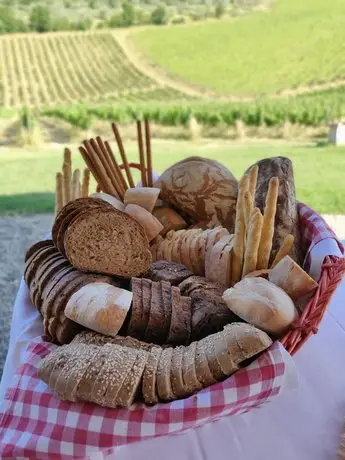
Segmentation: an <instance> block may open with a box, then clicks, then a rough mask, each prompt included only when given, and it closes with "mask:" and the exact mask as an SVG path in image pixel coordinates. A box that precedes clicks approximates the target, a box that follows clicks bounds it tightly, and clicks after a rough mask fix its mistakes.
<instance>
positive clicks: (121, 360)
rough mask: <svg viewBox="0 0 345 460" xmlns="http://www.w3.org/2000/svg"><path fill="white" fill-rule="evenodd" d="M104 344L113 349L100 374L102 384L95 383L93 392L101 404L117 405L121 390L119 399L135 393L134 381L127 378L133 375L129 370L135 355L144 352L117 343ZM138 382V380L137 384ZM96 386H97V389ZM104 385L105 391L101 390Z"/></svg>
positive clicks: (134, 360)
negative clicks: (102, 376)
mask: <svg viewBox="0 0 345 460" xmlns="http://www.w3.org/2000/svg"><path fill="white" fill-rule="evenodd" d="M105 346H109V347H110V346H111V347H113V349H112V353H111V355H110V356H109V359H108V360H107V362H106V363H105V365H104V367H103V370H102V371H101V375H102V374H103V375H104V386H102V385H101V384H100V385H96V387H94V389H93V392H95V393H96V395H97V394H98V396H97V398H101V403H102V405H106V406H107V407H117V406H119V402H120V401H119V398H118V395H119V393H120V392H121V390H122V392H121V400H122V399H124V400H125V399H126V396H127V400H128V397H132V395H133V396H134V395H135V392H136V390H137V388H134V384H135V383H136V382H130V381H129V380H131V378H128V377H129V376H130V375H131V376H132V375H133V374H131V370H132V368H133V365H134V363H135V362H136V359H137V356H138V355H139V354H140V353H145V352H144V351H142V350H136V349H134V348H127V347H119V346H118V345H105ZM140 359H142V358H140ZM144 366H145V364H144ZM143 370H144V369H143ZM136 377H137V375H136ZM140 378H141V376H140ZM131 383H132V385H131ZM139 383H140V381H139V382H138V384H139ZM97 387H99V389H98V390H97ZM104 387H105V392H104V391H103V388H104ZM123 387H124V388H123Z"/></svg>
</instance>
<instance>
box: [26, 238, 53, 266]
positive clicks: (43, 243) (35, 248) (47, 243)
mask: <svg viewBox="0 0 345 460" xmlns="http://www.w3.org/2000/svg"><path fill="white" fill-rule="evenodd" d="M53 245H54V243H53V240H43V241H38V242H37V243H35V244H33V245H32V246H31V247H30V248H29V249H28V250H27V251H26V253H25V258H24V262H25V264H26V262H27V261H28V260H29V259H30V258H31V257H32V256H33V255H34V254H35V253H36V252H37V251H38V250H40V249H43V248H47V247H51V246H53Z"/></svg>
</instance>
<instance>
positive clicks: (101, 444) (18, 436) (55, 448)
mask: <svg viewBox="0 0 345 460" xmlns="http://www.w3.org/2000/svg"><path fill="white" fill-rule="evenodd" d="M299 212H300V223H301V229H302V234H303V237H304V240H305V242H306V244H308V245H309V246H310V248H312V247H313V246H314V245H315V244H316V243H318V242H319V241H321V240H322V239H324V238H335V235H334V233H333V232H332V230H331V229H330V228H329V227H328V226H327V224H326V223H325V222H324V221H323V219H321V217H319V216H318V215H317V214H315V213H314V212H313V211H312V210H310V209H309V208H308V207H307V206H305V205H302V204H301V205H299ZM338 244H339V248H340V249H341V251H342V252H343V247H342V245H341V243H340V242H338ZM309 252H310V251H309ZM309 252H308V255H309ZM308 255H307V259H308ZM55 347H56V346H55V345H52V344H50V343H47V342H44V341H43V338H39V339H38V340H36V341H35V342H33V343H32V344H31V345H30V346H29V347H28V353H27V359H26V363H25V364H24V365H23V366H21V367H20V368H19V369H18V371H17V374H16V375H15V378H14V382H13V384H12V386H11V387H10V388H9V389H8V390H7V393H6V396H5V403H4V407H3V409H2V410H1V412H0V458H1V459H19V458H39V459H40V460H44V459H49V460H52V459H70V458H89V457H90V455H92V454H95V453H102V454H103V455H104V456H106V455H109V454H111V453H113V451H114V449H115V448H116V447H117V446H120V445H124V444H129V443H132V442H136V441H140V440H143V439H148V438H152V437H156V436H162V435H168V434H176V433H179V432H182V431H185V430H188V429H192V428H195V427H197V426H200V425H203V424H205V423H208V422H213V421H215V420H217V419H219V418H221V417H224V416H229V415H235V414H241V413H243V412H247V411H249V410H251V409H253V408H256V407H259V406H261V405H262V404H264V403H266V402H268V401H269V400H270V399H272V398H273V397H274V396H276V395H278V394H279V393H280V391H281V389H282V387H283V385H284V381H285V377H286V369H287V364H286V361H285V359H286V353H285V350H284V349H283V347H282V345H281V344H280V343H279V342H276V343H274V344H273V345H272V346H271V347H270V348H269V349H268V350H266V351H265V352H264V353H263V354H261V356H259V358H258V359H256V360H255V361H254V362H253V363H251V364H250V365H249V366H248V367H246V368H245V369H241V370H239V371H238V372H236V373H235V374H234V375H233V376H231V377H229V378H228V379H227V380H225V381H224V382H221V383H218V384H216V385H213V386H211V387H209V388H206V389H204V390H202V391H200V392H199V393H198V394H196V395H193V396H191V397H189V398H186V399H184V400H178V401H173V402H171V403H167V404H157V405H156V406H153V407H146V406H145V405H143V404H136V405H133V407H132V408H131V409H129V410H127V409H106V408H103V407H100V406H97V405H95V404H90V403H70V402H65V401H60V400H59V399H57V398H56V397H55V396H53V395H52V393H51V392H50V390H49V388H48V387H47V385H46V384H45V383H44V382H42V381H40V380H39V378H38V377H37V369H38V368H39V365H40V361H41V360H42V358H43V357H44V356H46V355H47V354H48V353H49V352H50V351H51V350H52V349H54V348H55ZM284 355H285V356H284Z"/></svg>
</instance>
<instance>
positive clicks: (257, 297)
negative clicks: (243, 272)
mask: <svg viewBox="0 0 345 460" xmlns="http://www.w3.org/2000/svg"><path fill="white" fill-rule="evenodd" d="M223 299H224V302H225V303H226V305H227V306H228V307H229V309H230V310H231V311H232V312H233V313H235V314H236V315H238V316H239V317H240V318H242V319H243V320H245V321H247V322H248V323H250V324H253V325H254V326H256V327H258V328H260V329H262V330H263V331H266V332H268V333H269V334H273V335H275V336H278V337H279V336H281V335H282V334H283V333H284V332H286V331H287V330H288V328H289V327H290V326H291V324H292V323H293V322H294V321H295V320H296V319H297V317H298V313H297V310H296V308H295V305H294V303H293V301H292V300H291V298H290V297H289V296H288V295H287V294H286V293H285V292H284V291H283V290H282V289H281V288H279V287H278V286H276V285H275V284H273V283H271V282H270V281H267V280H266V279H264V278H243V279H242V280H241V281H240V282H238V283H237V284H235V286H234V287H232V288H230V289H227V290H226V291H225V292H224V294H223Z"/></svg>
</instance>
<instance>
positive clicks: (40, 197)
mask: <svg viewBox="0 0 345 460" xmlns="http://www.w3.org/2000/svg"><path fill="white" fill-rule="evenodd" d="M126 147H127V151H128V156H129V158H130V159H136V158H137V153H136V146H135V145H134V144H133V143H128V144H127V145H126ZM72 151H73V152H74V157H73V167H83V163H82V160H81V158H80V156H79V154H78V153H77V147H76V146H75V147H74V148H73V149H72ZM153 152H154V169H155V170H156V171H158V172H162V171H163V170H164V169H165V168H166V167H167V166H169V165H171V164H172V163H173V162H176V161H178V160H180V159H182V158H184V157H187V156H190V155H200V156H204V157H209V158H213V159H216V160H218V161H221V162H222V163H224V164H225V165H227V166H228V167H229V168H230V169H231V170H232V171H233V173H234V174H235V176H236V177H240V175H241V174H242V173H243V171H244V170H245V169H246V168H247V167H248V166H249V165H250V164H252V163H254V162H255V161H257V160H258V159H260V158H265V157H270V156H276V155H285V156H288V157H290V158H291V159H292V161H293V164H294V169H295V178H296V187H297V196H298V199H299V200H300V201H303V202H305V203H307V204H309V205H310V206H312V207H313V208H314V209H316V210H317V211H319V212H320V213H328V214H340V213H344V212H345V187H344V176H343V171H344V170H345V148H339V147H338V148H331V147H317V146H314V145H290V144H286V143H276V144H265V143H258V144H239V143H230V142H229V143H225V142H202V143H200V144H193V143H189V142H182V141H181V142H174V143H172V142H167V141H165V142H163V141H154V142H153ZM61 161H62V152H61V150H60V149H54V150H52V149H51V150H50V151H48V150H47V149H46V150H44V151H37V150H35V151H23V150H8V149H7V150H5V149H2V151H0V212H1V213H5V212H25V213H38V212H52V211H53V209H54V195H53V192H54V178H55V173H56V171H58V170H60V168H61Z"/></svg>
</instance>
